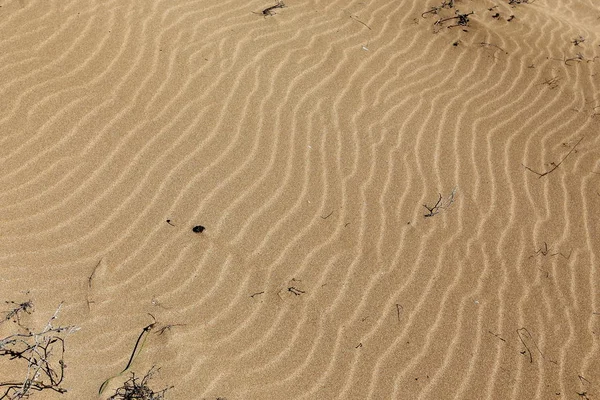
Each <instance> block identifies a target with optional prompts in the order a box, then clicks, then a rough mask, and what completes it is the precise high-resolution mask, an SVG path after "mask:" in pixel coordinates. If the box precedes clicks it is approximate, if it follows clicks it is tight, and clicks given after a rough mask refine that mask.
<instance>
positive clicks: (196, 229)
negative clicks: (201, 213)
mask: <svg viewBox="0 0 600 400" xmlns="http://www.w3.org/2000/svg"><path fill="white" fill-rule="evenodd" d="M204 229H206V228H204V227H203V226H202V225H197V226H195V227H194V228H192V231H194V232H196V233H202V232H203V231H204Z"/></svg>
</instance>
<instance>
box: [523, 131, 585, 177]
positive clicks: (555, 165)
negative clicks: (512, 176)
mask: <svg viewBox="0 0 600 400" xmlns="http://www.w3.org/2000/svg"><path fill="white" fill-rule="evenodd" d="M584 137H585V136H582V137H581V139H579V141H578V142H577V143H575V146H573V147H572V148H571V150H569V152H568V153H567V154H566V155H565V156H564V157H563V158H562V160H560V161H559V162H558V164H555V163H552V164H553V165H554V166H553V167H552V168H550V169H549V170H548V171H546V172H537V171H534V170H533V169H531V168H529V167H528V166H526V165H524V164H521V165H523V166H524V167H525V168H526V169H527V170H529V171H531V172H533V173H534V174H536V175H537V176H538V179H539V178H541V177H542V176H546V175H548V174H549V173H551V172H553V171H554V170H556V169H557V168H558V167H560V165H561V164H562V163H563V162H564V161H565V160H566V159H567V157H569V156H570V155H571V153H572V152H573V151H574V150H575V148H576V147H577V146H578V145H579V143H581V141H582V140H583V138H584Z"/></svg>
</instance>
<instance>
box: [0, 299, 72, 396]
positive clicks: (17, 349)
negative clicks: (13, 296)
mask: <svg viewBox="0 0 600 400" xmlns="http://www.w3.org/2000/svg"><path fill="white" fill-rule="evenodd" d="M7 303H9V304H14V305H16V307H15V308H13V309H12V310H10V311H9V312H8V313H7V314H6V316H5V318H4V319H3V321H1V322H6V321H8V320H12V321H13V322H15V323H17V324H18V325H19V327H21V328H22V329H24V330H25V331H26V333H15V334H12V335H9V336H7V337H5V338H3V339H0V357H2V356H4V357H8V359H9V362H11V364H14V367H13V368H12V369H11V372H12V373H15V372H17V374H18V373H19V371H22V373H23V375H24V377H23V378H21V379H9V380H3V379H2V380H0V389H1V390H2V393H0V399H10V400H16V399H24V398H28V397H29V396H30V395H31V394H32V392H34V391H38V392H40V391H43V390H52V391H55V392H58V393H65V392H66V391H67V390H66V389H65V388H63V387H62V386H61V384H62V381H63V379H64V372H65V363H64V354H65V338H66V337H67V336H68V335H69V334H71V333H73V332H75V331H77V330H78V329H79V328H77V327H75V326H58V327H55V326H53V322H54V320H55V319H56V318H58V313H59V312H60V309H61V307H62V303H61V304H59V306H58V308H57V309H56V311H55V312H54V315H52V317H51V318H50V319H49V320H48V323H47V324H46V326H45V327H44V329H43V330H42V331H40V332H36V331H33V330H31V329H29V328H27V327H24V326H23V325H22V324H21V319H20V314H22V313H27V314H30V313H31V312H32V310H33V305H32V303H31V301H28V302H25V303H20V304H17V303H15V302H7ZM14 376H17V375H14Z"/></svg>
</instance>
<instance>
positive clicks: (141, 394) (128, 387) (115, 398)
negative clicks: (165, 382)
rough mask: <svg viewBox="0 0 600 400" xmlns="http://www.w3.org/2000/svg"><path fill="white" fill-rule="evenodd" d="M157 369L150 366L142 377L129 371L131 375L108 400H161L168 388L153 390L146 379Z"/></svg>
mask: <svg viewBox="0 0 600 400" xmlns="http://www.w3.org/2000/svg"><path fill="white" fill-rule="evenodd" d="M158 371H159V369H156V370H155V369H154V367H152V368H150V371H148V373H146V375H144V377H143V378H141V379H140V378H137V377H136V376H135V373H133V372H132V373H131V377H130V378H129V379H127V380H126V381H125V382H124V383H123V386H121V387H120V388H118V389H117V390H116V391H115V394H114V395H112V396H111V397H109V399H108V400H134V399H135V400H163V399H164V398H165V397H164V396H165V392H166V391H167V390H169V389H170V388H165V389H163V390H161V391H159V392H155V391H154V390H152V389H150V387H149V386H148V381H149V380H150V379H151V378H152V376H153V375H154V374H155V373H156V372H158Z"/></svg>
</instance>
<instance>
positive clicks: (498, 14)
mask: <svg viewBox="0 0 600 400" xmlns="http://www.w3.org/2000/svg"><path fill="white" fill-rule="evenodd" d="M492 18H500V13H496V14H494V15H492Z"/></svg>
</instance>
